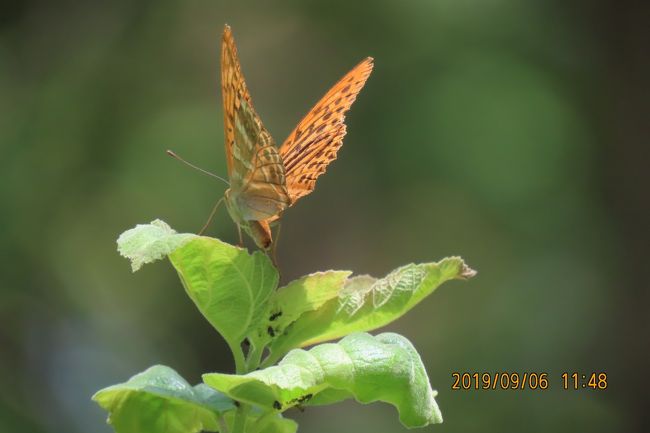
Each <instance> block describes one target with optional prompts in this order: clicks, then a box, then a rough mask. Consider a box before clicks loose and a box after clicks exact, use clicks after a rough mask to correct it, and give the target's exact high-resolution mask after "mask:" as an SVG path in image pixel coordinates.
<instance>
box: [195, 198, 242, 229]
mask: <svg viewBox="0 0 650 433" xmlns="http://www.w3.org/2000/svg"><path fill="white" fill-rule="evenodd" d="M222 202H223V197H221V198H220V199H219V201H218V202H217V204H215V205H214V207H213V208H212V212H210V216H209V217H208V220H207V221H206V222H205V224H203V227H201V230H199V236H200V235H202V234H203V232H205V231H206V229H207V228H208V227H209V226H210V223H212V219H213V218H214V215H215V214H216V213H217V209H219V205H220V204H221V203H222ZM240 238H241V235H240Z"/></svg>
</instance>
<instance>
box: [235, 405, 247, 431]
mask: <svg viewBox="0 0 650 433" xmlns="http://www.w3.org/2000/svg"><path fill="white" fill-rule="evenodd" d="M249 410H250V406H249V405H247V404H244V403H240V406H239V407H238V408H237V412H236V413H235V421H234V422H233V428H232V431H233V433H244V432H245V431H246V421H247V419H248V412H249Z"/></svg>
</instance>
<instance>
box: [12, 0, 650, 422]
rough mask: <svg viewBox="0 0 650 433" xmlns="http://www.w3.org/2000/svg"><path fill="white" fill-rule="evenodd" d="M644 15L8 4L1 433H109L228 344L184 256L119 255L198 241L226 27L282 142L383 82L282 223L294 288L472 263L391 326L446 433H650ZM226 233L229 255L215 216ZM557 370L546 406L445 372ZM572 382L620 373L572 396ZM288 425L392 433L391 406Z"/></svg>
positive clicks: (404, 5) (219, 142)
mask: <svg viewBox="0 0 650 433" xmlns="http://www.w3.org/2000/svg"><path fill="white" fill-rule="evenodd" d="M648 22H650V15H649V14H648V7H647V6H645V5H644V4H643V3H642V2H629V1H628V2H626V1H613V0H609V1H595V2H593V1H586V0H585V1H542V0H538V1H526V2H520V1H515V0H495V1H487V2H480V1H471V0H463V1H452V0H435V1H424V0H420V1H384V0H380V1H374V2H353V1H343V0H329V1H314V2H299V1H289V2H261V1H259V2H247V1H241V2H234V1H231V2H227V3H226V2H217V1H200V0H192V1H180V0H178V1H171V0H165V1H137V2H134V1H124V0H121V1H119V0H118V1H111V2H108V1H106V2H103V1H87V2H73V1H65V0H64V1H62V2H47V1H44V0H42V1H15V0H14V1H7V2H3V7H2V12H1V15H0V145H1V156H0V176H1V178H0V179H1V182H0V194H1V196H0V198H1V200H0V206H1V208H0V209H1V210H0V253H1V255H2V272H1V273H0V284H1V285H0V431H2V432H19V433H22V432H48V433H49V432H69V433H75V432H90V431H92V432H109V431H110V428H109V427H108V426H106V425H105V424H104V420H105V413H104V412H103V411H102V410H100V409H99V407H97V406H96V405H95V404H94V403H93V402H91V401H90V396H91V395H92V394H93V393H94V392H95V391H96V390H98V389H99V388H101V387H104V386H107V385H109V384H113V383H117V382H122V381H124V380H126V379H127V378H128V377H130V376H131V375H133V374H135V373H137V372H139V371H142V370H144V369H145V368H147V367H149V366H150V365H152V364H155V363H162V364H166V365H169V366H171V367H173V368H175V369H176V370H177V371H179V373H180V374H181V375H183V376H184V377H185V378H187V379H188V380H189V381H190V382H192V383H196V382H198V381H199V380H200V375H201V373H203V372H208V371H232V370H233V363H232V361H231V359H230V356H229V353H228V350H227V348H226V346H225V344H224V342H223V341H222V339H221V338H220V336H219V335H218V334H217V333H216V332H214V331H213V330H212V329H211V327H210V326H209V325H208V324H207V323H206V322H205V321H204V320H203V318H202V317H201V316H200V314H198V313H197V311H196V310H195V308H194V306H193V304H192V303H191V301H190V300H189V299H188V298H187V297H186V296H185V294H184V292H183V290H182V288H181V285H180V284H179V282H178V280H177V278H176V276H175V275H174V272H173V270H172V268H171V266H169V264H168V263H165V262H161V263H157V264H155V265H148V266H145V267H144V268H143V270H142V271H140V272H138V273H136V274H132V273H131V271H130V267H129V264H128V262H127V261H126V260H125V259H123V258H121V257H119V256H118V254H117V252H116V250H115V246H116V245H115V239H116V238H117V236H118V235H119V234H120V233H121V232H122V231H124V230H126V229H128V228H130V227H133V226H134V225H135V224H137V223H145V222H149V221H151V220H153V219H155V218H162V219H164V220H165V221H166V222H168V223H169V224H171V225H172V226H173V227H174V228H175V229H177V230H179V231H196V230H198V228H199V227H201V225H202V224H203V222H204V221H205V218H206V217H207V215H208V213H209V211H210V209H211V207H212V205H213V204H214V202H215V201H216V199H217V198H218V197H220V196H221V194H222V193H223V189H224V188H223V186H222V185H221V184H219V183H217V182H214V181H213V180H211V179H209V178H207V177H203V176H202V175H200V174H199V173H197V172H194V171H192V170H189V169H187V168H186V167H184V166H182V165H181V164H178V163H177V162H175V161H173V160H172V159H170V158H168V157H167V156H166V155H165V153H164V150H165V149H168V148H172V149H174V150H176V151H177V152H178V153H180V154H181V155H183V156H185V157H186V158H187V159H189V160H191V161H194V162H196V163H199V164H200V165H202V166H203V167H205V168H207V169H210V170H213V171H214V172H217V173H219V174H222V175H223V174H225V162H224V155H223V130H222V111H221V107H220V94H219V81H218V79H219V74H218V67H219V64H218V40H219V36H220V33H221V30H222V28H223V24H224V23H229V24H230V25H231V26H232V27H233V30H234V33H235V37H236V39H237V43H238V46H239V51H240V57H241V61H242V67H243V71H244V74H245V76H246V79H247V81H248V85H249V88H250V90H251V94H252V96H253V99H254V102H255V105H256V108H257V111H258V112H259V113H260V115H261V116H262V118H263V120H264V122H265V124H266V126H267V128H269V130H270V131H271V132H272V134H273V135H274V137H275V138H276V141H278V142H281V141H282V140H284V138H285V137H286V136H287V134H288V133H289V131H290V130H291V129H292V128H293V127H294V125H295V124H296V122H297V121H298V120H299V119H300V118H301V117H302V115H304V114H305V113H306V111H307V110H308V109H309V108H310V107H311V105H312V104H313V103H314V102H315V101H316V100H317V99H318V98H319V97H320V96H321V95H322V94H323V93H324V92H325V91H326V90H327V89H328V87H329V86H330V85H331V84H333V83H334V82H335V81H336V80H337V79H338V78H339V77H340V76H341V75H343V74H344V73H345V72H346V71H347V70H348V69H349V68H351V67H352V66H353V65H355V64H356V63H357V62H358V61H359V60H360V59H362V58H363V57H365V56H369V55H370V56H373V57H375V61H376V67H375V71H374V73H373V75H372V76H371V77H370V80H369V81H368V83H367V85H366V88H365V89H364V90H363V91H362V93H361V95H360V97H359V99H358V101H357V102H356V103H355V105H354V106H353V108H352V110H351V112H350V114H349V116H348V126H349V129H348V130H349V133H348V136H347V137H346V140H345V144H344V146H343V148H342V150H341V152H340V154H339V159H338V160H337V161H336V162H335V163H334V164H332V165H331V167H330V169H329V171H328V173H327V174H326V175H325V176H323V177H321V178H320V180H319V182H318V188H317V189H316V191H315V192H314V193H313V194H312V195H311V196H309V197H308V198H305V199H304V200H302V201H301V202H300V203H299V204H298V205H296V206H295V208H292V209H291V210H290V211H288V212H287V213H286V214H285V219H284V221H285V223H284V225H283V233H282V239H281V241H280V244H279V259H280V262H281V265H282V269H283V277H284V278H285V280H288V279H290V278H294V277H297V276H300V275H303V274H306V273H309V272H313V271H316V270H325V269H330V268H334V269H350V270H353V271H355V272H356V273H370V274H372V275H376V276H381V275H384V274H386V273H387V272H388V271H390V270H391V269H393V268H395V267H397V266H398V265H401V264H404V263H408V262H426V261H435V260H438V259H440V258H442V257H445V256H448V255H462V256H463V257H464V258H465V259H466V261H467V262H468V263H469V264H470V265H471V266H472V267H473V268H475V269H477V270H478V271H479V274H478V276H477V277H476V278H475V279H473V280H472V281H469V282H452V283H449V284H447V285H445V286H443V287H442V288H441V289H440V290H439V291H438V292H436V293H434V295H433V296H431V297H430V298H428V299H427V300H426V301H425V302H424V303H423V304H421V305H419V306H418V307H417V308H416V309H414V310H413V311H412V312H411V313H409V314H408V315H407V316H406V317H404V318H403V319H401V320H400V321H398V322H396V323H394V324H392V325H391V326H389V327H388V329H389V330H391V331H396V332H400V333H402V334H404V335H406V336H407V337H408V338H410V339H411V340H412V341H413V343H414V344H415V346H416V347H417V348H419V350H420V351H421V355H422V358H423V360H424V363H425V365H426V366H427V369H428V372H429V375H430V380H431V383H432V384H433V387H434V388H437V389H438V390H439V391H440V395H439V398H438V401H439V404H440V406H441V408H442V411H443V415H444V417H445V423H444V424H442V425H441V426H432V427H429V428H428V429H427V431H436V432H479V431H480V432H492V431H494V432H502V431H528V432H548V431H557V432H564V431H566V432H573V431H592V432H612V431H649V423H648V415H647V392H648V391H647V389H648V388H647V386H648V382H649V381H648V365H649V359H648V347H649V342H650V341H649V340H650V339H649V338H648V336H649V331H650V328H649V323H648V316H649V312H650V311H649V306H650V302H649V301H650V299H649V296H648V291H647V274H646V273H645V272H644V270H645V268H646V267H647V259H648V253H647V247H648V238H647V237H646V236H645V235H646V233H644V230H643V229H644V228H647V227H646V226H647V224H648V219H647V216H648V194H647V186H648V181H649V176H648V160H647V146H648V134H647V125H648V121H647V120H648V117H647V115H648V113H647V111H646V112H645V113H644V108H647V100H648V96H650V92H648V87H647V79H648V76H650V75H649V72H650V68H649V67H648V58H649V56H648V51H647V49H648V46H650V43H649V39H648ZM210 234H211V235H214V236H218V237H221V238H222V239H224V240H227V241H231V242H235V241H236V232H235V227H234V225H233V223H232V222H231V221H230V219H229V217H228V216H227V215H226V213H225V211H224V210H223V209H222V212H220V213H219V215H218V217H217V219H216V222H215V223H214V224H213V225H212V228H211V232H210ZM503 370H507V371H517V372H524V371H536V372H548V373H549V377H550V378H551V385H550V389H549V390H547V391H543V392H540V391H537V392H532V391H526V392H515V391H507V392H506V391H489V392H488V391H452V390H451V389H450V387H451V383H452V377H451V374H452V372H454V371H459V372H465V371H468V372H474V371H479V372H483V371H503ZM563 371H569V372H573V371H578V372H584V373H590V372H592V371H595V372H601V371H603V372H607V374H608V378H609V388H608V389H607V390H606V391H564V390H562V389H561V380H560V374H561V373H562V372H563ZM289 415H290V416H295V417H296V418H297V419H299V421H300V423H301V427H300V428H301V431H303V432H329V431H346V432H347V431H349V432H355V431H374V432H378V433H382V432H395V431H402V430H403V427H401V425H400V424H399V422H398V420H397V416H396V413H395V412H394V410H393V408H391V407H390V406H388V405H383V404H375V405H369V406H363V405H360V404H357V403H354V402H349V403H345V404H340V405H338V406H333V407H327V408H314V409H308V410H307V411H306V412H305V413H303V414H300V413H298V412H297V411H296V412H295V413H293V414H289Z"/></svg>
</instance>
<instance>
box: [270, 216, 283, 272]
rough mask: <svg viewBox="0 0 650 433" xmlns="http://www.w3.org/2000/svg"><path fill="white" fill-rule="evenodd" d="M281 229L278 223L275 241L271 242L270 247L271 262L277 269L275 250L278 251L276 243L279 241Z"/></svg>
mask: <svg viewBox="0 0 650 433" xmlns="http://www.w3.org/2000/svg"><path fill="white" fill-rule="evenodd" d="M281 228H282V223H280V222H279V223H278V229H277V230H276V231H275V240H274V241H273V246H272V247H271V260H273V264H274V265H275V267H276V268H277V267H278V256H277V249H278V241H279V240H280V229H281Z"/></svg>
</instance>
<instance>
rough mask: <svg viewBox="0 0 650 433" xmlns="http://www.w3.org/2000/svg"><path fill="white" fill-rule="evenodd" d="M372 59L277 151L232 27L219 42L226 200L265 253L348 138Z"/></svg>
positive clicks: (318, 105)
mask: <svg viewBox="0 0 650 433" xmlns="http://www.w3.org/2000/svg"><path fill="white" fill-rule="evenodd" d="M372 67H373V59H372V58H371V57H368V58H366V59H364V60H363V61H361V63H359V64H358V65H357V66H355V67H354V68H352V70H351V71H350V72H348V73H347V74H346V75H344V76H343V78H341V80H339V81H338V82H337V83H336V84H335V85H334V86H333V87H332V88H331V89H330V90H329V91H328V92H327V93H326V94H325V96H323V97H322V98H321V99H320V101H318V102H317V103H316V105H315V106H314V107H313V108H312V109H311V110H310V111H309V112H308V113H307V115H306V116H305V117H304V118H303V119H302V120H301V121H300V122H299V123H298V125H297V126H296V127H295V129H294V130H293V131H292V132H291V134H289V137H288V138H287V139H286V140H285V141H284V143H283V144H282V146H280V147H279V148H278V147H276V145H275V142H274V141H273V138H272V137H271V134H270V133H269V132H268V131H267V129H266V128H265V127H264V125H263V124H262V121H261V120H260V117H259V116H258V115H257V113H256V112H255V109H254V108H253V102H252V100H251V97H250V94H249V93H248V89H247V87H246V82H245V81H244V76H243V74H242V71H241V66H240V64H239V59H238V56H237V47H236V46H235V40H234V38H233V35H232V31H231V30H230V27H229V26H228V25H226V26H225V28H224V31H223V37H222V42H221V91H222V98H223V113H224V131H225V148H226V149H225V150H226V162H227V166H228V178H229V184H230V187H229V188H228V190H226V192H225V195H224V199H225V202H226V207H227V209H228V213H229V214H230V216H231V217H232V219H233V221H234V222H235V224H237V227H238V230H239V234H240V242H241V229H243V230H244V231H245V232H246V233H247V234H248V235H249V236H250V237H251V238H252V239H253V240H254V241H255V244H256V245H257V246H258V247H259V248H262V249H264V250H266V251H268V250H269V249H270V247H271V246H272V244H273V237H272V234H271V224H272V223H274V222H276V221H278V220H279V219H280V217H281V216H282V213H283V212H284V211H285V210H286V209H287V208H288V207H290V206H292V205H293V204H294V203H295V202H296V201H297V200H298V199H300V198H301V197H303V196H305V195H307V194H309V193H310V192H312V191H313V190H314V188H315V186H316V179H317V178H318V177H319V176H320V175H321V174H323V173H324V172H325V170H326V169H327V166H328V165H329V164H330V163H331V162H332V161H333V160H335V159H336V155H337V151H338V149H339V148H340V147H341V145H342V143H343V136H344V135H345V133H346V127H345V123H344V120H345V113H346V112H347V111H348V109H349V108H350V106H351V105H352V103H353V102H354V100H355V99H356V97H357V94H358V93H359V91H360V90H361V89H362V88H363V86H364V84H365V83H366V80H367V79H368V76H369V75H370V73H371V72H372Z"/></svg>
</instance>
